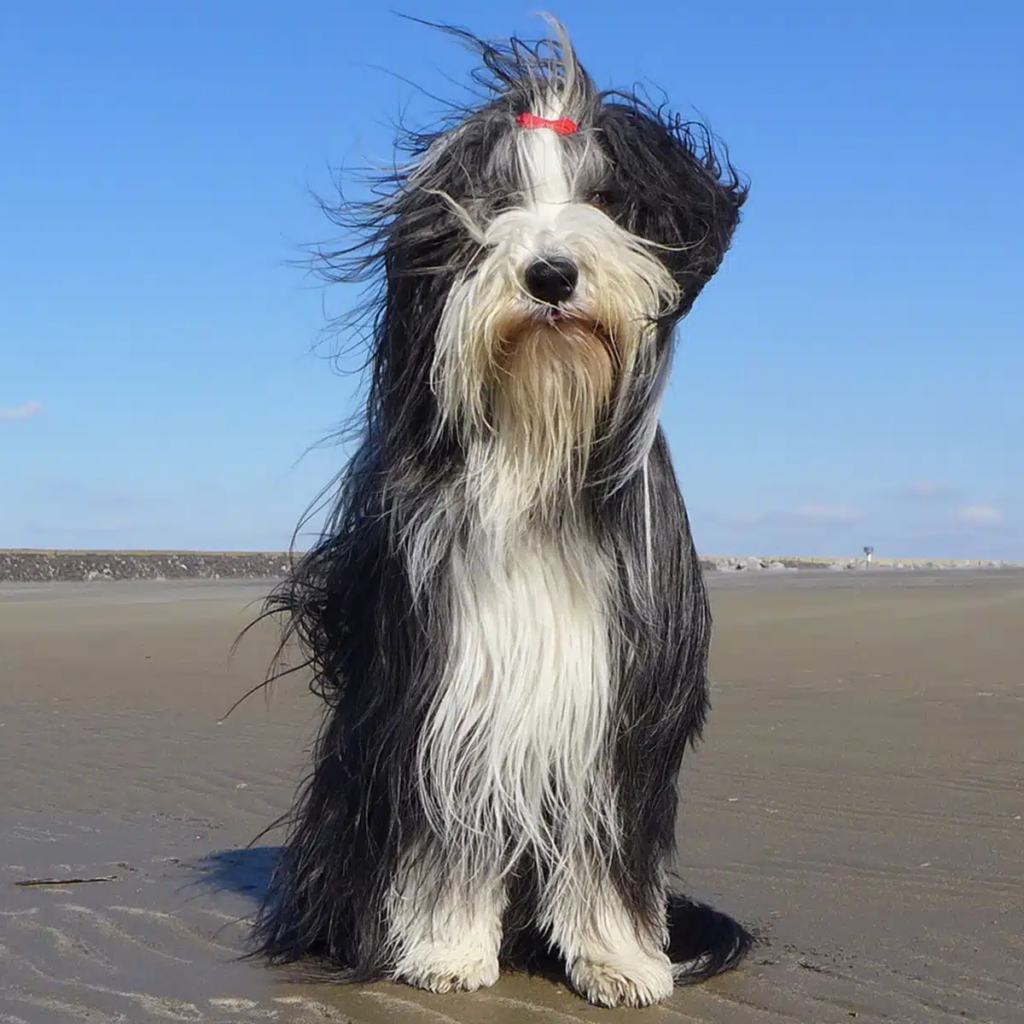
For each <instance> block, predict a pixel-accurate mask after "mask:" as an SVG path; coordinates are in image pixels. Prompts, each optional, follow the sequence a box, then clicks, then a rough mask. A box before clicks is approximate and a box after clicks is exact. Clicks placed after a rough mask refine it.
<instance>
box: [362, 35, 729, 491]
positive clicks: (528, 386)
mask: <svg viewBox="0 0 1024 1024" xmlns="http://www.w3.org/2000/svg"><path fill="white" fill-rule="evenodd" d="M552 25H553V29H554V33H553V34H554V36H555V38H554V39H552V40H546V41H544V42H543V43H541V44H538V45H536V46H527V45H526V44H524V43H522V42H520V41H518V40H512V41H511V43H510V44H508V45H503V46H499V45H494V44H490V43H485V42H482V41H480V40H478V39H476V38H475V37H471V36H469V35H468V34H464V33H461V32H460V33H457V34H459V35H460V36H462V38H463V39H464V40H465V41H467V42H469V43H470V44H471V45H472V46H473V47H474V48H475V49H476V50H477V51H478V52H479V53H480V55H481V56H482V58H483V64H484V68H485V70H484V72H483V73H482V74H481V75H480V76H479V77H478V81H480V82H481V83H483V84H484V85H485V86H486V87H487V88H488V90H489V97H488V99H487V102H485V103H484V104H483V105H482V106H480V107H478V108H476V109H472V110H464V111H460V113H459V116H458V118H453V119H452V121H451V123H450V124H448V125H447V126H446V127H445V128H444V129H443V130H442V131H439V132H437V133H435V134H432V135H423V136H415V137H413V139H412V150H413V157H414V159H413V161H412V162H411V164H410V165H409V167H408V168H407V169H406V170H404V171H402V172H401V173H399V174H398V175H396V176H395V178H394V179H393V180H392V183H393V185H394V186H395V187H394V188H393V189H392V190H391V191H390V192H389V193H388V195H387V196H386V197H385V199H384V200H382V202H381V204H380V205H379V207H378V209H377V213H376V217H377V219H376V221H375V227H376V232H375V234H374V239H375V241H376V242H377V248H376V249H375V253H374V255H375V257H378V258H382V259H383V264H384V269H385V293H384V313H383V319H382V320H381V321H378V339H377V341H378V346H379V349H378V353H377V357H378V373H377V391H378V395H379V396H380V398H381V400H382V401H387V398H388V397H389V396H401V397H400V401H403V402H405V403H406V405H407V408H406V409H405V410H401V411H402V412H403V414H404V416H405V419H404V422H405V423H406V424H407V425H408V424H409V415H411V414H410V413H409V412H408V410H409V409H411V408H412V407H413V406H416V407H418V408H419V407H421V406H419V405H418V404H417V402H416V401H415V400H414V399H413V396H412V395H411V394H410V393H409V392H410V388H412V387H415V386H417V385H419V386H423V387H429V391H430V394H431V396H432V399H433V402H434V405H433V413H434V415H433V416H432V417H431V418H432V419H433V427H434V428H435V429H436V430H437V431H441V432H446V433H447V434H448V435H449V436H450V437H455V438H457V439H458V443H459V444H460V446H463V447H465V445H466V443H467V442H470V441H472V440H473V439H474V438H486V437H488V436H490V437H501V436H503V437H505V438H506V439H507V440H510V441H512V442H513V444H514V447H515V449H516V450H517V451H518V452H519V453H520V456H521V457H522V459H525V460H527V461H530V462H531V464H532V466H533V469H534V471H535V472H536V473H537V474H540V473H541V472H542V471H543V472H544V473H547V474H548V475H550V474H554V473H556V472H557V471H558V470H559V465H557V464H559V463H561V464H563V465H562V466H561V468H563V469H564V468H565V467H564V463H565V461H566V460H569V461H570V462H571V461H574V460H575V454H576V453H579V452H580V451H583V452H587V451H589V448H590V446H591V443H592V442H593V441H594V440H595V439H596V438H597V437H598V436H599V435H601V434H602V432H603V433H604V434H606V435H607V434H608V433H609V431H612V430H613V426H614V423H615V422H619V423H620V425H621V424H622V423H625V421H626V420H628V419H630V418H632V419H633V420H636V419H637V417H638V416H639V417H640V418H642V419H644V420H645V423H646V425H645V426H644V427H643V430H642V431H641V433H643V434H644V435H645V437H646V441H644V439H643V438H641V439H640V440H639V441H638V442H635V443H638V444H639V446H640V448H642V447H643V446H644V444H645V443H646V444H647V445H648V446H649V443H650V441H652V440H653V427H652V426H651V424H652V423H654V424H656V419H657V409H656V406H657V404H658V400H659V399H660V390H661V387H662V385H663V383H664V377H665V373H666V367H667V363H668V356H669V348H670V336H671V333H672V328H673V327H674V325H675V323H676V322H677V321H678V320H679V318H680V317H682V316H683V315H684V314H685V313H686V312H687V311H688V310H689V309H690V307H691V305H692V304H693V302H694V300H695V299H696V297H697V295H698V293H699V292H700V290H701V289H702V288H703V286H704V285H705V284H706V283H707V281H708V280H709V279H710V278H711V276H712V275H713V274H714V273H715V271H716V270H717V268H718V266H719V264H720V262H721V260H722V258H723V256H724V254H725V252H726V250H727V249H728V247H729V244H730V240H731V237H732V234H733V230H734V228H735V227H736V224H737V222H738V219H739V210H740V207H741V206H742V204H743V202H744V200H745V198H746V189H745V187H744V186H743V185H742V184H741V183H740V181H739V180H738V178H737V176H736V174H735V172H734V171H733V169H732V168H731V166H730V165H729V164H728V162H727V161H723V160H722V159H720V157H719V156H718V155H717V153H716V151H715V146H714V144H713V140H712V139H711V136H710V134H709V133H708V132H707V130H706V129H705V128H704V127H703V126H701V125H697V124H694V123H692V122H684V121H682V120H681V119H679V118H676V117H674V116H672V115H669V114H667V113H665V112H664V111H663V110H661V109H656V108H654V107H652V106H650V105H648V104H646V103H644V102H643V101H641V100H640V99H639V98H637V97H636V96H633V95H631V94H627V93H619V92H603V93H602V92H600V91H599V90H598V89H597V88H596V86H595V85H594V83H593V81H592V80H591V78H590V77H589V76H588V75H587V73H586V72H585V70H584V69H583V67H582V66H581V65H580V63H579V62H578V61H577V59H576V55H575V53H574V51H573V49H572V46H571V44H570V42H569V40H568V38H567V37H566V35H565V33H564V31H563V30H562V29H561V27H560V26H559V25H558V24H557V23H554V22H552ZM410 403H411V404H410ZM419 423H420V426H422V417H421V418H420V421H419ZM634 432H635V431H634ZM628 443H629V444H630V445H633V446H635V444H634V441H629V442H628ZM637 454H638V455H639V454H640V453H639V452H637ZM630 461H634V462H635V459H630ZM542 462H543V463H546V464H547V466H546V468H545V467H543V466H541V463H542Z"/></svg>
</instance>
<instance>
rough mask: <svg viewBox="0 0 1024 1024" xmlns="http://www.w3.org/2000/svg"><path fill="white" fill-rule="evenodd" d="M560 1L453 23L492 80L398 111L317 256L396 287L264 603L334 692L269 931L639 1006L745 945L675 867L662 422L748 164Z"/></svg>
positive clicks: (336, 966)
mask: <svg viewBox="0 0 1024 1024" xmlns="http://www.w3.org/2000/svg"><path fill="white" fill-rule="evenodd" d="M550 25H551V32H550V36H549V38H547V39H545V40H542V41H541V42H539V43H536V44H528V43H525V42H523V41H522V40H519V39H516V38H513V39H511V40H510V41H508V42H502V43H492V42H487V41H484V40H482V39H479V38H477V37H476V36H474V35H472V34H470V33H468V32H465V31H463V30H461V29H450V28H449V29H447V31H450V32H453V33H454V34H455V35H457V36H458V37H459V38H460V39H461V40H463V41H464V42H465V43H466V44H468V45H469V46H470V47H471V48H473V50H474V51H475V52H476V54H477V55H478V56H479V58H480V61H481V67H480V70H479V71H478V72H477V73H476V75H475V79H476V81H477V82H478V83H480V84H482V85H483V86H484V87H485V89H486V95H485V96H484V98H483V102H482V103H481V104H480V105H479V106H476V107H474V108H472V109H459V110H457V111H455V112H454V113H453V114H452V116H451V117H450V119H448V120H447V121H446V122H445V123H444V124H443V125H442V126H441V128H440V129H439V130H437V131H435V132H431V133H428V134H410V135H409V137H408V139H407V140H406V143H407V149H408V151H409V157H410V159H409V161H408V163H407V164H406V165H404V166H403V167H402V168H400V169H399V170H397V171H395V172H394V173H393V174H388V175H387V176H385V177H384V178H382V179H380V182H379V188H378V190H377V195H376V198H374V199H373V200H371V201H370V202H369V203H365V204H360V205H358V206H356V207H344V206H342V207H339V208H338V211H339V212H342V213H343V215H344V216H350V215H351V216H352V217H354V219H353V220H351V221H349V222H346V221H344V216H343V217H342V218H340V219H336V223H353V224H354V225H355V226H356V227H358V228H359V229H360V230H359V234H358V236H357V241H356V242H355V243H354V244H353V245H352V246H351V247H348V248H342V249H339V250H337V251H332V252H328V253H324V252H321V253H320V257H319V258H320V261H321V262H320V268H321V270H322V271H323V272H324V274H325V276H326V278H327V279H328V280H373V281H376V282H377V283H378V284H379V286H380V288H379V291H378V292H376V293H375V294H374V297H373V299H372V302H371V307H370V311H371V314H372V317H371V331H370V333H371V340H372V344H371V346H370V359H369V363H368V366H369V370H370V374H369V376H370V380H369V387H368V395H367V399H366V404H365V410H364V412H363V413H362V414H361V417H360V435H359V443H358V447H357V450H356V451H355V454H354V455H353V456H352V458H351V460H350V462H349V463H348V465H347V467H346V469H345V470H344V472H343V474H342V475H341V477H340V478H339V483H338V489H337V492H336V496H335V498H334V503H333V505H332V507H331V512H330V515H329V517H328V520H327V523H326V526H325V527H324V530H323V533H322V535H321V537H320V538H319V540H318V541H317V543H316V544H315V545H314V546H313V547H312V548H311V550H309V551H308V552H307V553H305V554H304V555H303V556H301V558H300V559H299V560H298V561H297V562H296V564H295V565H294V566H293V568H292V571H291V574H290V576H289V577H288V579H287V580H285V581H284V582H283V583H282V584H281V585H280V586H279V587H278V589H277V590H276V591H275V592H274V593H273V594H272V595H271V597H270V598H269V600H268V604H267V605H266V607H265V612H266V613H267V614H274V615H278V614H283V616H284V619H285V622H286V626H285V629H284V639H283V642H282V649H283V647H284V645H287V644H289V643H290V642H293V641H294V642H297V643H298V644H299V647H300V649H301V650H302V651H303V652H304V661H305V664H306V665H308V667H309V668H310V669H311V672H312V678H313V684H312V685H313V689H314V691H315V692H316V693H317V694H319V696H320V697H322V698H323V701H324V702H325V714H324V722H323V726H322V729H321V732H320V735H319V738H318V741H317V745H316V750H315V757H314V764H313V768H312V772H311V774H310V776H309V778H308V779H307V780H306V782H305V784H304V786H303V788H302V790H301V792H300V794H299V797H298V799H297V803H296V806H295V811H294V817H293V820H292V824H291V830H290V833H289V836H288V840H287V843H286V846H285V849H284V852H283V854H282V858H281V861H280V863H279V865H278V867H277V869H276V871H275V873H274V877H273V880H272V882H271V884H270V887H269V891H268V893H267V896H266V899H265V901H264V903H263V905H262V908H261V909H260V911H259V913H258V915H257V918H256V924H255V947H256V951H257V953H258V954H260V955H263V956H264V957H266V958H268V959H269V961H271V962H272V963H286V962H296V961H306V962H308V963H318V964H321V965H324V966H325V967H326V968H327V969H328V970H329V971H330V972H331V976H332V977H335V978H338V979H340V980H351V981H360V980H371V979H374V978H382V977H390V978H394V979H399V980H402V981H405V982H408V983H410V984H412V985H415V986H419V987H421V988H424V989H428V990H431V991H434V992H448V991H454V990H469V991H471V990H474V989H477V988H480V987H481V986H488V985H491V984H493V983H494V982H495V981H496V980H497V979H498V975H499V965H502V964H509V965H513V966H515V965H524V964H525V965H526V966H527V967H529V966H530V965H531V964H536V963H538V962H539V961H538V960H537V956H540V957H543V956H544V955H546V954H549V955H551V956H553V957H556V958H557V960H558V961H559V962H560V963H561V965H562V967H563V969H564V972H565V975H566V976H567V978H568V980H569V982H570V983H571V985H572V986H573V987H574V988H575V989H576V991H577V992H578V993H579V994H580V995H582V996H583V997H585V998H586V999H588V1000H590V1001H591V1002H592V1003H595V1004H598V1005H602V1006H644V1005H649V1004H653V1003H656V1002H659V1001H661V1000H664V999H665V998H666V997H668V996H669V995H670V993H671V992H672V991H673V986H674V985H675V984H679V983H688V982H693V981H699V980H702V979H704V978H707V977H709V976H711V975H713V974H715V973H717V972H719V971H723V970H726V969H729V968H731V967H733V966H735V965H736V964H737V963H739V961H740V960H741V959H742V957H743V956H744V954H745V953H746V951H747V949H748V947H749V945H750V942H751V937H750V935H749V934H748V933H747V931H746V930H745V929H744V928H743V927H742V926H741V925H739V924H738V923H736V922H734V921H733V920H732V919H731V918H729V917H727V916H726V915H724V914H721V913H719V912H717V911H714V910H712V909H711V908H710V907H706V906H704V905H702V904H698V903H695V902H693V901H691V900H689V899H687V898H686V897H684V896H681V895H676V894H672V893H670V889H669V875H670V860H671V858H672V855H673V847H674V834H675V821H676V811H677V799H678V798H677V775H678V772H679V769H680V765H681V760H682V757H683V753H684V749H685V748H686V747H687V745H688V744H693V743H694V742H695V741H696V740H697V739H698V737H699V735H700V733H701V729H702V725H703V723H704V720H705V716H706V713H707V711H708V707H709V698H708V681H707V661H708V652H709V644H710V638H711V618H710V612H709V605H708V600H707V595H706V591H705V587H704V583H703V579H702V574H701V565H700V562H699V560H698V557H697V554H696V552H695V549H694V544H693V541H692V538H691V533H690V527H689V522H688V518H687V513H686V510H685V506H684V503H683V499H682V497H681V495H680V490H679V487H678V484H677V481H676V477H675V475H674V471H673V467H672V462H671V459H670V455H669V449H668V446H667V444H666V440H665V437H664V434H663V432H662V430H661V427H660V425H659V412H660V405H661V402H662V396H663V393H664V390H665V386H666V383H667V381H668V377H669V369H670V363H671V357H672V350H673V338H674V333H675V328H676V326H677V324H678V322H679V321H680V320H681V319H682V318H683V317H684V316H685V315H686V313H688V312H689V310H690V308H691V307H692V305H693V303H694V300H695V299H696V298H697V296H698V294H699V293H700V291H701V289H702V288H703V287H704V285H705V284H706V283H707V282H708V280H709V279H710V278H711V277H712V276H713V275H714V274H715V272H716V271H717V269H718V267H719V265H720V263H721V261H722V259H723V257H724V255H725V254H726V252H727V250H728V249H729V247H730V244H731V241H732V236H733V232H734V230H735V228H736V226H737V224H738V222H739V217H740V210H741V207H742V206H743V203H744V201H745V199H746V197H747V191H748V187H747V185H746V184H745V183H744V182H743V181H742V180H741V179H740V176H739V175H738V173H737V172H736V170H735V169H734V168H733V166H732V164H731V163H730V162H729V159H728V156H727V154H724V152H723V148H722V147H721V145H720V143H718V141H717V140H716V139H715V138H714V137H713V136H712V135H711V133H710V131H709V130H708V129H707V127H706V126H705V125H704V124H703V123H700V122H693V121H684V120H683V119H681V118H680V117H678V116H676V115H673V114H671V113H669V112H668V111H667V110H666V109H665V108H664V107H660V106H657V107H656V106H653V105H652V104H650V103H649V102H647V101H646V100H643V99H642V98H640V97H639V96H637V95H634V94H633V93H630V92H619V91H611V92H601V91H599V90H598V89H597V87H596V86H595V84H594V81H593V80H592V78H591V77H590V76H589V75H588V73H587V72H586V71H585V69H584V67H583V66H582V64H581V63H580V62H579V61H578V59H577V57H576V53H575V51H574V49H573V45H572V42H571V40H570V39H569V37H568V36H567V34H566V32H565V30H564V29H563V28H562V26H561V25H560V24H559V23H558V22H557V21H555V20H554V19H551V20H550ZM442 27H443V26H442Z"/></svg>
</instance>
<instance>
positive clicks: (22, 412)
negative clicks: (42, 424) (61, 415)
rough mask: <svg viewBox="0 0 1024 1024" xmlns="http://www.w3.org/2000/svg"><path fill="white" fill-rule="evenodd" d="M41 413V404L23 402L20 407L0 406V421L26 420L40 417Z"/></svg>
mask: <svg viewBox="0 0 1024 1024" xmlns="http://www.w3.org/2000/svg"><path fill="white" fill-rule="evenodd" d="M42 412H43V403H42V402H24V403H22V404H21V405H15V406H2V405H0V420H27V419H29V418H30V417H32V416H40V415H42Z"/></svg>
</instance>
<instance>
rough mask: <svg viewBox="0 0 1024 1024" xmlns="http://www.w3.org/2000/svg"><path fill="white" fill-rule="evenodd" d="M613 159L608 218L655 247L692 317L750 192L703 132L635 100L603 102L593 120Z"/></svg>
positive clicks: (610, 162) (682, 308) (698, 126)
mask: <svg viewBox="0 0 1024 1024" xmlns="http://www.w3.org/2000/svg"><path fill="white" fill-rule="evenodd" d="M595 127H596V128H597V129H598V132H599V133H600V135H599V137H600V145H601V148H602V149H603V150H604V153H605V155H606V157H607V160H608V175H609V180H608V200H609V201H608V206H609V210H608V212H609V214H610V215H611V216H613V217H614V218H615V220H616V221H617V222H618V223H619V224H621V225H622V227H624V228H626V229H627V230H628V231H631V232H632V233H633V234H635V235H637V236H639V237H640V238H644V239H646V240H648V241H650V242H654V243H656V244H657V245H658V246H659V247H664V248H659V249H657V250H656V252H657V255H658V257H659V259H661V261H662V262H663V263H664V264H665V265H666V266H667V267H668V268H669V270H670V271H671V273H672V275H673V276H674V277H675V279H676V281H677V283H678V284H679V285H680V287H681V289H682V293H683V299H682V303H681V306H680V307H679V309H678V310H677V313H678V315H680V316H681V315H683V314H685V313H686V312H688V311H689V308H690V307H691V306H692V305H693V302H694V300H695V299H696V298H697V296H698V295H699V294H700V291H701V289H702V288H703V287H704V285H705V284H707V282H708V281H709V280H710V279H711V278H712V277H713V276H714V274H715V272H716V271H717V270H718V267H719V265H720V264H721V262H722V259H723V257H724V256H725V254H726V252H727V251H728V249H729V246H730V244H731V242H732V236H733V232H734V231H735V229H736V225H737V224H738V223H739V217H740V208H741V207H742V206H743V204H744V202H745V201H746V198H747V191H748V189H747V186H746V184H745V183H744V182H742V181H741V180H740V177H739V175H738V174H737V172H736V170H735V169H734V168H733V166H732V165H731V164H730V163H729V161H728V157H727V156H724V155H721V154H720V153H719V152H718V150H717V149H716V146H715V140H714V139H713V137H712V135H711V133H710V131H709V130H708V129H707V128H706V126H704V125H702V124H699V123H694V122H685V121H683V120H682V119H680V118H678V117H675V116H673V115H670V114H667V113H665V112H664V111H661V110H658V109H655V108H651V107H647V106H645V105H644V104H642V103H641V102H640V101H638V100H636V99H635V98H632V97H622V98H620V99H616V100H612V101H611V102H605V103H604V104H603V105H602V106H601V108H600V110H599V112H598V115H597V117H596V119H595Z"/></svg>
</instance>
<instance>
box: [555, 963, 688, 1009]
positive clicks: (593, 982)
mask: <svg viewBox="0 0 1024 1024" xmlns="http://www.w3.org/2000/svg"><path fill="white" fill-rule="evenodd" d="M569 979H570V981H572V983H573V986H574V987H575V989H576V990H577V991H578V992H579V993H580V995H582V996H583V997H584V998H586V999H588V1000H589V1001H590V1002H592V1003H595V1004H596V1005H597V1006H611V1007H614V1006H652V1005H653V1004H654V1003H660V1002H662V1000H664V999H668V997H669V996H670V995H672V989H673V987H674V983H673V981H672V965H671V964H670V963H669V959H668V957H667V956H665V955H664V954H661V955H657V956H655V955H651V954H649V953H642V952H639V951H637V952H636V953H633V954H631V955H626V956H605V957H602V958H601V959H600V960H588V959H585V958H583V957H580V958H579V959H577V960H576V961H575V962H574V963H573V965H572V968H571V969H570V971H569Z"/></svg>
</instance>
